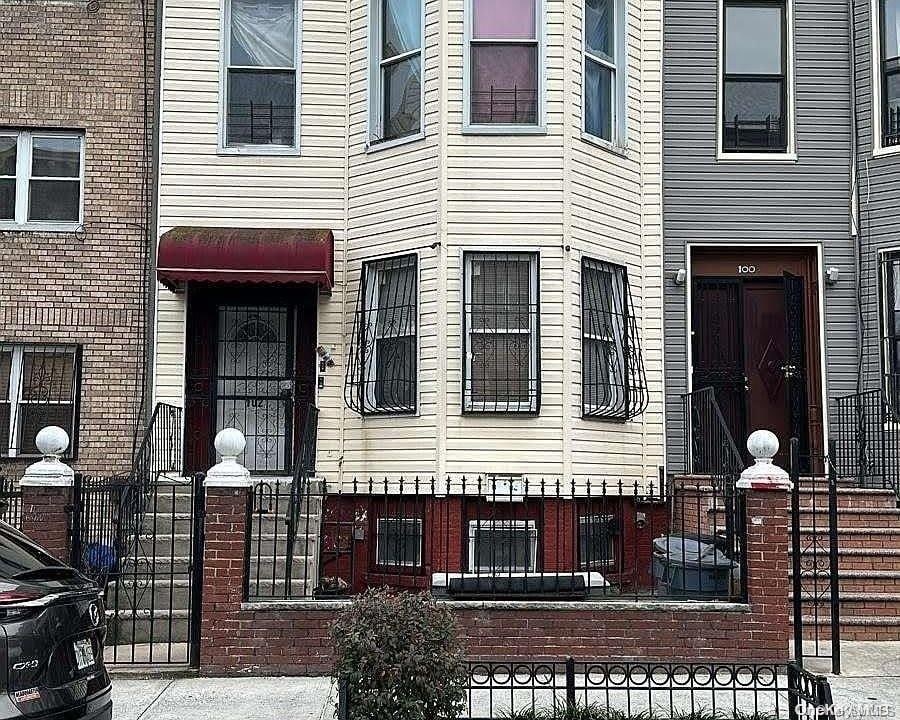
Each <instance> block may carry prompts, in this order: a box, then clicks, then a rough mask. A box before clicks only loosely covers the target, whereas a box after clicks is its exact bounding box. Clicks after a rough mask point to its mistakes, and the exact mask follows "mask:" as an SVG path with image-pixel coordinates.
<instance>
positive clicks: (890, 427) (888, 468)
mask: <svg viewBox="0 0 900 720" xmlns="http://www.w3.org/2000/svg"><path fill="white" fill-rule="evenodd" d="M898 389H900V384H898V381H897V376H895V375H890V376H888V377H887V378H886V380H885V387H884V388H876V389H873V390H866V391H864V392H859V393H855V394H853V395H847V396H845V397H841V398H838V399H837V400H836V402H835V415H834V439H835V446H834V464H835V468H836V471H837V474H838V478H839V479H840V480H841V482H842V483H845V484H846V483H848V482H850V483H853V484H854V485H856V486H857V487H861V488H873V489H883V490H888V489H890V490H893V491H894V492H895V493H896V495H897V498H898V501H900V415H898V414H897V410H896V408H897V404H896V402H897V397H898V394H897V391H898Z"/></svg>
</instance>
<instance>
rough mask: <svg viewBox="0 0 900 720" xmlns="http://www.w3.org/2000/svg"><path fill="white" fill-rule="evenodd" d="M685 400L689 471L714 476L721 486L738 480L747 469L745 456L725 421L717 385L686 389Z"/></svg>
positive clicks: (686, 463)
mask: <svg viewBox="0 0 900 720" xmlns="http://www.w3.org/2000/svg"><path fill="white" fill-rule="evenodd" d="M681 403H682V413H683V415H682V417H683V419H684V433H685V437H684V457H683V462H684V464H683V468H684V471H685V473H686V474H689V475H708V476H711V477H712V478H713V480H715V481H717V484H718V485H720V486H721V485H723V484H725V483H731V482H733V481H734V480H736V479H737V476H739V475H740V473H741V471H742V470H743V469H744V459H743V458H742V457H741V453H740V451H738V447H737V444H736V443H735V441H734V437H733V436H732V435H731V431H730V430H729V429H728V423H727V422H725V416H724V415H723V414H722V409H721V408H720V407H719V402H718V400H716V393H715V389H714V388H712V387H705V388H701V389H700V390H695V391H694V392H691V393H686V394H684V395H682V396H681Z"/></svg>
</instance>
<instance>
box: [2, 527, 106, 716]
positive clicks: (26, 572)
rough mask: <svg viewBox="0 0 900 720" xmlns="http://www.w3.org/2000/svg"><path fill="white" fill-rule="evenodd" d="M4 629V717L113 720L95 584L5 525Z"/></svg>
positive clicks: (103, 625)
mask: <svg viewBox="0 0 900 720" xmlns="http://www.w3.org/2000/svg"><path fill="white" fill-rule="evenodd" d="M0 628H2V632H0V683H2V688H3V690H0V720H7V719H8V718H31V719H33V720H82V719H84V720H111V718H112V697H111V690H110V682H109V675H108V674H107V672H106V667H105V666H104V664H103V640H104V637H105V635H106V621H105V617H104V608H103V601H102V599H101V598H100V597H99V596H98V591H97V586H96V585H94V583H92V582H91V581H90V580H88V579H87V578H85V577H84V576H83V575H81V574H80V573H79V572H77V571H76V570H73V569H72V568H70V567H68V566H67V565H63V564H62V563H60V562H59V561H58V560H56V559H55V558H53V557H51V556H50V555H49V554H47V552H45V551H44V550H42V549H41V548H40V547H38V546H37V545H35V544H34V543H33V542H31V540H29V539H28V538H27V537H25V535H23V534H22V533H20V532H19V531H18V530H15V529H14V528H12V527H10V526H9V525H7V524H6V523H3V522H0ZM4 691H5V692H4Z"/></svg>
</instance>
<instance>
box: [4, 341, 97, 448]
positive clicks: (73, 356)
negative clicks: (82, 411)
mask: <svg viewBox="0 0 900 720" xmlns="http://www.w3.org/2000/svg"><path fill="white" fill-rule="evenodd" d="M80 376H81V348H80V347H79V346H76V345H44V344H14V343H0V458H2V457H7V458H15V457H23V456H24V457H34V456H37V455H39V454H40V453H39V451H38V449H37V446H36V445H35V437H36V436H37V433H38V431H39V430H41V428H44V427H46V426H47V425H58V426H59V427H61V428H63V429H64V430H65V431H66V432H67V433H68V434H69V438H70V440H71V442H70V444H69V449H68V450H67V451H66V455H65V456H66V457H69V458H71V457H74V455H75V450H76V445H77V437H78V399H79V385H80Z"/></svg>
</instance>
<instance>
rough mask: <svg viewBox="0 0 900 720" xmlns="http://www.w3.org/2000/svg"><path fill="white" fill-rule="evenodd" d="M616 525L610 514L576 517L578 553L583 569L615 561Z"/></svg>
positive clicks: (612, 563) (603, 566)
mask: <svg viewBox="0 0 900 720" xmlns="http://www.w3.org/2000/svg"><path fill="white" fill-rule="evenodd" d="M617 534H618V528H617V527H616V521H615V518H614V517H613V516H612V515H582V516H580V517H579V518H578V553H579V558H580V562H581V568H582V569H583V570H589V569H592V568H605V567H610V566H612V565H615V562H616V535H617Z"/></svg>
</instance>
